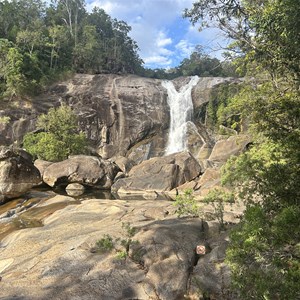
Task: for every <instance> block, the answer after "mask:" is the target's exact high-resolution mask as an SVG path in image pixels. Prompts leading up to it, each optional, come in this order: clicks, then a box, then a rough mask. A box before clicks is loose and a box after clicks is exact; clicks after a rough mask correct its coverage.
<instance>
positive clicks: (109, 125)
mask: <svg viewBox="0 0 300 300" xmlns="http://www.w3.org/2000/svg"><path fill="white" fill-rule="evenodd" d="M189 80H190V78H189V77H181V78H178V79H175V80H174V84H175V86H176V87H177V89H179V88H180V87H181V86H183V85H185V84H187V83H188V81H189ZM233 80H234V79H232V78H200V79H199V82H198V84H197V85H196V86H195V87H194V88H193V90H192V98H193V103H194V110H195V114H197V112H198V110H199V109H200V108H201V107H202V106H203V105H205V104H206V103H207V102H208V101H209V99H210V94H211V91H212V89H213V88H214V87H215V86H217V85H219V84H222V83H226V82H232V81H233ZM161 82H162V81H161V80H158V79H151V78H143V77H138V76H133V75H124V76H120V75H113V74H101V75H87V74H76V75H75V76H74V77H73V78H72V79H70V80H68V81H65V82H61V83H59V84H55V85H53V86H52V87H50V88H49V89H48V90H47V91H45V92H44V93H43V94H41V95H39V96H38V97H36V98H35V99H31V100H30V101H27V102H26V103H23V104H22V106H21V104H20V107H19V108H18V109H4V110H0V117H4V118H6V120H7V122H5V123H3V124H2V123H1V124H0V144H2V145H4V144H6V145H9V144H12V143H14V142H16V143H18V144H21V143H22V139H23V136H24V134H25V133H26V132H30V131H34V130H35V123H36V119H37V117H38V115H40V114H41V113H46V112H47V111H48V110H49V108H51V107H58V106H60V105H61V104H62V103H65V104H67V105H69V106H71V107H72V108H73V109H74V111H75V113H76V114H77V115H78V117H79V125H80V128H81V130H82V131H83V132H84V133H85V134H86V136H87V138H88V140H89V141H90V144H91V146H92V148H93V150H94V151H96V152H97V153H98V154H100V155H101V156H102V157H103V158H105V159H106V158H111V157H117V156H126V157H129V158H130V159H132V160H134V161H135V162H136V163H140V162H141V161H143V160H146V159H149V158H151V157H156V156H162V155H163V154H164V150H165V148H166V143H167V139H168V128H169V123H170V113H169V107H168V104H167V91H166V89H165V88H164V87H163V86H162V84H161ZM197 129H198V132H197ZM206 143H208V144H210V141H209V136H208V135H207V132H206V129H205V128H204V127H203V126H202V127H201V126H198V124H196V128H191V129H190V138H189V150H190V151H191V152H192V153H193V154H194V155H195V156H196V155H197V151H198V150H199V148H200V147H202V146H203V144H206Z"/></svg>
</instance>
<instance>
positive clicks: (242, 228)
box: [227, 205, 300, 299]
mask: <svg viewBox="0 0 300 300" xmlns="http://www.w3.org/2000/svg"><path fill="white" fill-rule="evenodd" d="M299 213H300V208H299V206H291V207H289V208H284V209H280V210H278V211H277V212H276V215H274V214H273V215H272V214H266V211H265V210H264V208H262V207H261V206H260V205H254V206H251V207H249V208H248V209H247V211H246V213H245V216H244V219H243V220H242V222H241V224H239V226H238V227H237V228H236V229H235V230H234V231H233V232H232V233H231V245H230V247H229V248H228V250H227V263H228V264H229V265H230V268H231V270H232V276H233V284H234V286H235V287H236V288H238V289H239V290H240V292H241V296H242V298H243V299H298V298H299V286H298V283H299V280H300V261H299V256H297V243H299V239H300V223H299ZM297 216H298V217H297ZM253 286H254V287H255V289H254V288H253Z"/></svg>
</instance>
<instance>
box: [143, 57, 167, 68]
mask: <svg viewBox="0 0 300 300" xmlns="http://www.w3.org/2000/svg"><path fill="white" fill-rule="evenodd" d="M145 64H146V65H152V64H155V65H157V66H158V67H168V66H170V65H171V64H172V59H170V58H167V57H165V56H162V55H154V56H149V57H146V58H145Z"/></svg>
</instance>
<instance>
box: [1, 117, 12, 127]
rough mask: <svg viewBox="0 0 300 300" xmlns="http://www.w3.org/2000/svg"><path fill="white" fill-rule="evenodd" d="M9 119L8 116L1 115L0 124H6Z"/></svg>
mask: <svg viewBox="0 0 300 300" xmlns="http://www.w3.org/2000/svg"><path fill="white" fill-rule="evenodd" d="M9 121H10V117H8V116H1V117H0V124H3V125H6V124H8V123H9Z"/></svg>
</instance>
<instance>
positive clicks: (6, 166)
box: [0, 147, 41, 203]
mask: <svg viewBox="0 0 300 300" xmlns="http://www.w3.org/2000/svg"><path fill="white" fill-rule="evenodd" d="M40 182H41V176H40V173H39V171H38V169H37V168H36V167H35V166H34V165H33V162H32V157H31V156H30V154H28V153H27V152H25V151H23V150H20V149H19V150H17V149H16V150H12V149H9V148H7V147H0V203H1V202H2V201H5V200H6V199H11V198H15V197H18V196H20V195H22V194H24V193H26V192H27V191H28V190H29V189H31V188H32V187H33V186H34V185H37V184H38V183H40Z"/></svg>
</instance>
